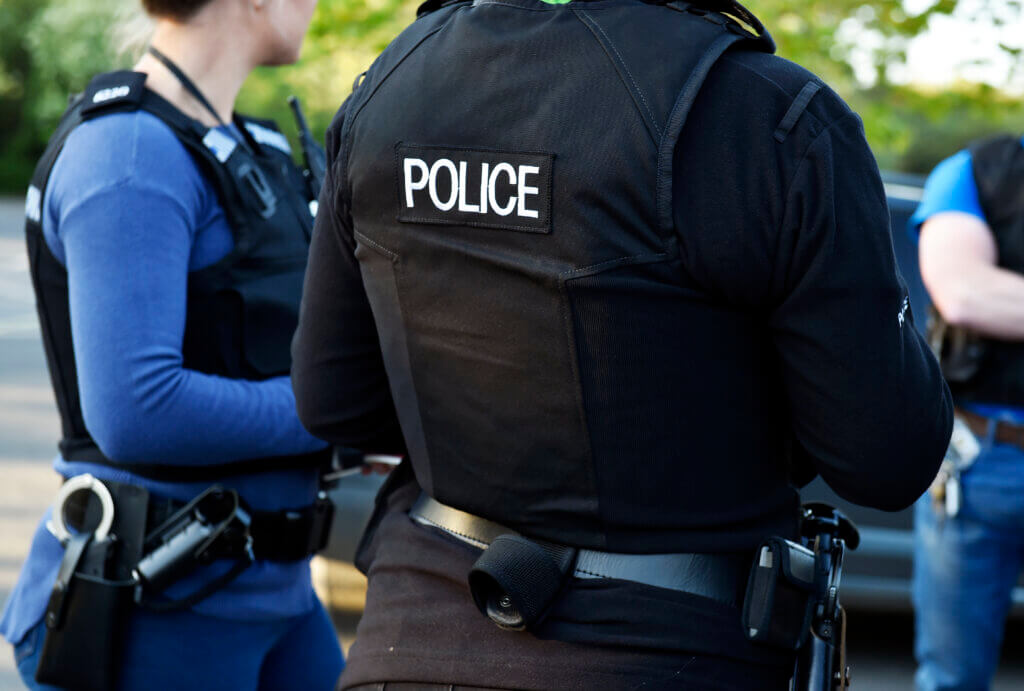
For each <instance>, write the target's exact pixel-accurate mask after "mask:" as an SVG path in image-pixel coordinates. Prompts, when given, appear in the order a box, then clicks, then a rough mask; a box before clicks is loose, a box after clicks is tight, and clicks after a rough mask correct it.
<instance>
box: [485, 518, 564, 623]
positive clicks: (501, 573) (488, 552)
mask: <svg viewBox="0 0 1024 691" xmlns="http://www.w3.org/2000/svg"><path fill="white" fill-rule="evenodd" d="M576 555H577V550H575V549H573V548H571V547H563V546H560V545H552V544H548V543H540V542H537V541H534V540H529V539H527V538H525V537H523V536H521V535H512V534H506V535H499V536H498V537H497V538H495V539H494V541H493V542H491V544H490V545H489V546H488V547H487V549H485V550H484V552H483V554H481V555H480V558H479V559H477V560H476V563H475V564H473V568H472V570H471V571H470V572H469V589H470V592H471V593H472V595H473V601H474V602H475V603H476V606H477V608H478V609H479V610H480V612H481V613H482V614H484V615H485V616H486V617H488V618H489V619H490V620H491V621H493V622H494V623H495V624H497V625H498V626H499V627H500V628H503V629H508V630H511V631H522V630H524V629H532V628H533V627H535V626H536V625H537V624H539V623H540V622H541V620H543V618H544V616H545V615H546V614H547V612H548V610H549V609H550V607H551V604H552V603H553V602H554V600H555V598H556V596H557V595H558V594H559V593H560V592H561V590H562V588H563V586H564V585H565V582H566V581H567V579H568V576H569V575H570V574H571V573H572V571H573V567H574V565H575V563H576Z"/></svg>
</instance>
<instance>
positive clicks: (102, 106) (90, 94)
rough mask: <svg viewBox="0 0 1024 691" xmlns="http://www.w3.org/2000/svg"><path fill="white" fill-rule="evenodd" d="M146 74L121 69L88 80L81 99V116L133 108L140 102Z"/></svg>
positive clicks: (86, 116) (87, 116) (85, 116)
mask: <svg viewBox="0 0 1024 691" xmlns="http://www.w3.org/2000/svg"><path fill="white" fill-rule="evenodd" d="M145 83H146V75H145V74H143V73H141V72H131V71H128V70H121V71H118V72H107V73H106V74H100V75H97V76H96V77H94V78H93V80H92V81H91V82H89V86H88V87H86V89H85V94H84V98H83V100H82V117H83V118H89V117H91V116H93V115H95V114H97V113H99V112H106V111H110V110H135V109H136V108H138V107H139V104H140V103H142V95H143V93H144V92H145V86H144V85H145Z"/></svg>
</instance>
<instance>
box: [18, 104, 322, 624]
mask: <svg viewBox="0 0 1024 691" xmlns="http://www.w3.org/2000/svg"><path fill="white" fill-rule="evenodd" d="M234 134H236V135H237V133H234ZM43 233H44V236H45V239H46V244H47V246H48V247H49V248H50V251H51V252H52V253H53V254H54V256H55V257H56V258H57V260H58V261H59V262H60V263H61V264H63V265H64V266H65V267H66V268H67V270H68V291H69V302H70V309H71V327H72V337H73V341H74V351H75V361H76V364H77V369H78V386H79V391H80V394H81V404H82V413H83V417H84V419H85V423H86V426H87V427H88V429H89V432H90V433H91V434H92V436H93V439H94V440H95V441H96V443H97V444H98V446H99V447H100V449H101V450H102V451H103V452H104V454H106V456H107V457H108V458H111V459H113V460H115V461H123V462H126V463H130V462H150V463H173V464H179V465H203V464H213V463H224V462H229V461H232V460H241V459H246V458H257V457H263V456H277V455H289V454H301V453H308V452H312V451H315V450H318V449H321V448H323V447H324V446H325V444H324V442H322V441H320V440H318V439H315V438H314V437H312V436H311V435H310V434H309V433H308V432H306V430H305V429H303V427H302V426H301V424H300V423H299V420H298V416H297V414H296V412H295V399H294V396H293V394H292V389H291V383H290V380H289V378H288V377H277V378H273V379H269V380H267V381H259V382H257V381H245V380H236V379H226V378H224V377H218V376H213V375H208V374H203V373H200V372H196V371H192V370H188V369H185V368H184V367H183V365H182V352H181V346H182V338H183V334H184V328H185V307H186V295H187V293H186V291H187V281H188V273H189V272H190V271H195V270H197V269H201V268H203V267H206V266H209V265H211V264H213V263H215V262H216V261H218V260H219V259H221V258H222V257H224V256H225V255H226V254H227V253H228V252H229V251H230V250H231V249H232V247H233V245H234V240H233V235H232V233H231V228H230V227H229V225H228V223H227V220H226V218H225V216H224V211H223V209H222V208H221V206H220V203H219V201H218V199H217V193H216V191H215V190H214V188H213V187H212V186H211V185H210V183H209V182H208V181H207V179H206V178H205V177H204V175H203V174H202V173H201V171H200V170H199V168H198V167H197V166H196V164H195V162H194V161H193V159H192V157H191V155H190V154H189V153H188V151H187V150H186V149H185V148H184V146H182V144H181V143H180V142H179V141H178V139H177V138H176V136H175V135H174V134H173V132H172V131H171V130H170V129H169V128H168V127H167V126H166V125H164V123H163V122H161V121H160V120H159V119H157V118H156V117H155V116H153V115H151V114H149V113H146V112H143V111H138V112H132V113H120V114H112V115H107V116H104V117H101V118H98V119H96V120H91V121H88V122H86V123H84V124H82V125H81V126H79V127H78V128H77V129H76V130H75V131H74V132H72V133H71V135H70V136H69V137H68V139H67V142H66V143H65V146H64V149H63V151H62V153H61V154H60V156H59V158H58V159H57V162H56V165H55V166H54V169H53V173H52V175H51V178H50V181H49V184H48V186H47V190H46V198H45V200H44V208H43ZM54 466H55V468H56V470H57V472H58V473H60V474H61V475H64V476H65V477H68V476H72V475H78V474H81V473H91V474H92V475H94V476H96V477H100V478H104V479H109V480H113V481H117V482H130V483H134V484H137V485H141V486H143V487H146V488H147V489H149V490H150V491H151V492H153V493H154V494H159V495H162V496H166V497H173V498H176V499H180V500H188V499H191V498H192V497H194V496H195V495H196V494H198V493H199V492H200V491H202V490H203V489H204V488H205V487H206V486H207V485H208V484H209V483H166V482H154V481H151V480H146V479H144V478H140V477H136V476H133V475H131V474H130V473H127V472H124V471H121V470H117V469H114V468H109V467H106V466H99V465H92V464H88V463H81V462H68V461H66V460H64V459H62V458H60V457H58V458H57V459H56V461H55V463H54ZM220 484H222V485H224V486H227V487H231V488H234V489H236V490H237V491H238V492H239V494H240V495H241V496H242V497H244V498H245V500H246V501H247V502H248V503H249V505H250V506H251V507H252V508H254V509H257V510H278V509H285V508H297V507H302V506H306V505H308V504H310V503H311V502H312V501H313V500H314V499H315V496H316V492H317V477H316V473H315V471H311V470H291V471H278V472H270V473H261V474H257V475H248V476H239V477H232V478H230V479H228V480H225V481H223V482H221V483H220ZM47 518H49V511H48V512H47V515H46V516H45V517H44V520H43V522H41V523H40V526H39V528H38V529H37V531H36V535H35V537H34V539H33V543H32V548H31V551H30V554H29V557H28V559H27V561H26V563H25V565H24V567H23V569H22V573H21V576H20V577H19V580H18V583H17V585H16V586H15V588H14V591H13V592H12V594H11V597H10V598H9V599H8V602H7V605H6V607H5V609H4V613H3V616H2V619H0V634H2V635H3V636H4V637H5V638H6V639H7V640H8V641H10V642H12V643H17V642H18V641H20V640H21V639H22V638H23V637H24V635H25V633H27V632H28V630H29V629H31V628H32V627H33V626H34V625H35V624H36V623H37V622H38V621H39V620H40V618H41V617H42V614H43V611H44V609H45V605H46V601H47V598H48V597H49V593H50V588H51V587H52V585H53V582H54V580H55V577H56V572H57V567H58V566H59V563H60V560H61V557H62V555H63V548H62V547H61V546H60V544H59V543H58V542H57V540H56V539H55V538H54V537H53V536H52V535H51V534H50V533H49V531H47V530H46V528H45V527H44V524H45V520H46V519H47ZM228 566H230V564H227V563H222V564H214V565H212V566H211V567H209V569H208V570H206V571H205V572H202V573H197V574H195V575H193V576H191V577H189V578H188V579H185V580H184V581H183V582H181V583H179V584H177V585H176V586H175V587H174V588H173V589H172V590H171V591H170V592H169V594H171V595H175V596H180V595H182V594H185V593H187V592H191V591H192V590H194V589H195V588H197V587H198V586H199V585H201V584H202V583H203V582H205V581H206V580H208V579H209V578H211V577H212V574H213V573H214V572H219V571H221V570H222V569H224V568H226V567H228ZM313 603H314V596H313V591H312V586H311V584H310V577H309V564H308V561H306V560H301V561H298V562H287V563H285V562H268V561H260V562H257V563H255V564H253V565H252V566H250V567H249V568H248V569H247V570H246V571H245V572H243V574H242V575H241V576H240V577H239V578H238V579H237V580H235V581H233V582H232V584H231V585H229V586H228V587H227V588H225V589H223V590H221V591H219V592H217V593H215V594H214V595H212V596H211V597H209V598H207V599H206V600H204V601H202V602H201V603H199V604H198V605H197V606H195V607H194V608H193V609H194V610H195V611H198V612H201V613H204V614H209V615H212V616H220V617H226V618H232V619H241V620H261V619H272V618H277V617H283V616H293V615H296V614H301V613H303V612H306V611H308V610H309V609H310V608H311V607H312V606H313Z"/></svg>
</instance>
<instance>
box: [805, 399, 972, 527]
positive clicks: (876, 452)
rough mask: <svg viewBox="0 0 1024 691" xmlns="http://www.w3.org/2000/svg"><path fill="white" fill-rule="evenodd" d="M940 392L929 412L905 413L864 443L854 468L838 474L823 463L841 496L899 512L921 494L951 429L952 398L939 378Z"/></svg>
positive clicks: (932, 476) (935, 470)
mask: <svg viewBox="0 0 1024 691" xmlns="http://www.w3.org/2000/svg"><path fill="white" fill-rule="evenodd" d="M940 384H941V393H938V395H937V396H936V398H934V399H932V403H931V404H930V405H928V406H927V407H925V406H922V408H921V410H920V412H922V413H923V411H924V410H925V409H926V410H927V411H928V412H927V414H915V415H913V416H906V418H905V423H904V424H903V425H901V426H900V427H899V428H897V429H898V431H897V430H893V432H892V433H891V434H890V435H885V438H879V439H877V440H875V442H874V443H869V444H868V445H866V446H865V447H864V448H862V449H861V450H860V451H859V453H858V454H857V457H859V458H861V459H864V460H863V462H862V463H860V464H858V467H857V472H856V473H853V472H851V470H852V468H850V467H849V466H847V470H846V472H843V473H842V474H839V473H836V468H835V467H833V468H831V469H825V468H822V475H823V476H825V479H826V481H827V482H828V484H829V485H830V486H831V487H832V488H833V489H834V490H835V491H836V493H837V494H838V495H839V496H841V497H842V498H843V499H846V500H847V501H850V502H852V503H854V504H859V505H861V506H866V507H868V508H872V509H879V510H881V511H902V510H903V509H906V508H907V507H909V506H911V505H913V504H914V502H916V501H917V500H918V499H919V498H920V497H921V495H922V494H924V493H925V492H926V491H927V490H928V487H929V486H930V485H931V483H932V481H933V480H934V479H935V476H936V474H937V473H938V472H939V466H940V465H941V464H942V459H943V458H944V457H945V454H946V449H947V448H948V446H949V438H950V435H951V434H952V431H953V403H952V399H951V397H950V394H949V389H948V387H946V384H945V382H942V381H941V380H940Z"/></svg>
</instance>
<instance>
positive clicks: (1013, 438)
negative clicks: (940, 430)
mask: <svg viewBox="0 0 1024 691" xmlns="http://www.w3.org/2000/svg"><path fill="white" fill-rule="evenodd" d="M956 416H957V417H958V418H960V419H961V420H963V421H964V423H966V424H967V427H968V429H970V430H971V431H972V432H974V434H975V436H977V437H979V438H981V439H984V438H986V437H987V436H988V430H989V424H991V423H992V420H991V419H990V418H987V417H985V416H984V415H978V414H977V413H974V412H971V411H970V410H965V409H963V408H957V409H956ZM995 441H996V442H997V443H999V444H1009V445H1011V446H1016V447H1017V448H1019V449H1022V450H1024V425H1017V424H1014V423H1012V422H1006V421H1003V420H1000V421H999V422H996V435H995Z"/></svg>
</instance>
